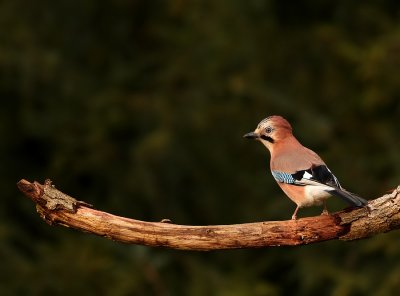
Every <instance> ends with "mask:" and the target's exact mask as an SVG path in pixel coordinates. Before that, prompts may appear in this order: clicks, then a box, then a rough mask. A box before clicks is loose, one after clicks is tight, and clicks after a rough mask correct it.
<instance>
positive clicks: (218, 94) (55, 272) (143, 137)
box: [0, 0, 400, 296]
mask: <svg viewBox="0 0 400 296" xmlns="http://www.w3.org/2000/svg"><path fill="white" fill-rule="evenodd" d="M399 74H400V4H399V2H398V1H296V2H295V3H291V4H290V3H289V2H288V1H278V0H275V1H261V0H249V1H242V0H236V1H233V0H231V1H212V0H209V1H183V0H173V1H145V0H143V1H127V0H117V1H95V0H85V1H64V0H62V1H21V0H13V1H11V0H9V1H1V2H0V98H1V106H0V136H1V144H0V164H1V166H0V177H1V178H0V186H1V187H0V188H1V191H0V194H1V200H2V206H1V208H0V259H1V262H0V292H1V295H199V296H202V295H229V296H230V295H233V296H235V295H312V294H315V295H340V296H341V295H367V294H370V295H394V294H397V293H398V291H399V289H400V235H399V233H398V232H392V233H390V234H384V235H379V236H376V237H374V238H370V239H366V240H363V241H356V242H351V243H345V242H336V241H330V242H325V243H320V244H316V245H311V246H302V247H293V248H288V247H281V248H266V249H261V250H236V251H219V252H210V253H195V252H183V251H174V250H166V249H154V248H146V247H141V246H131V245H124V244H120V243H116V242H112V241H109V240H106V239H103V238H99V237H95V236H92V235H88V234H84V233H80V232H77V231H74V230H71V229H66V228H62V227H50V226H48V225H46V224H45V223H44V222H43V221H42V220H40V218H39V217H38V215H37V214H36V213H35V209H34V205H33V204H32V202H30V201H29V200H28V199H27V198H25V197H24V196H22V194H21V193H19V192H18V190H17V188H16V186H15V183H16V182H17V181H18V180H19V179H21V178H26V179H28V180H31V181H33V180H38V181H41V182H43V181H44V179H45V178H51V179H52V180H53V181H54V184H55V185H56V186H57V187H58V188H60V189H61V190H63V191H64V192H66V193H69V194H71V195H72V196H74V197H76V198H78V199H82V200H84V201H86V202H89V203H92V204H94V205H95V207H96V208H98V209H101V210H105V211H108V212H111V213H114V214H118V215H123V216H127V217H132V218H136V219H143V220H149V221H159V220H161V219H162V218H170V219H172V220H173V221H174V222H175V223H178V224H191V225H204V224H224V223H241V222H255V221H263V220H277V219H278V220H282V219H289V218H290V216H291V214H292V212H293V210H294V206H295V205H294V204H293V203H292V202H291V201H290V200H288V199H287V198H286V197H285V196H284V194H283V193H282V192H281V191H280V190H279V188H278V187H277V185H276V184H275V182H274V181H273V178H272V177H271V175H270V173H269V169H268V161H269V155H268V154H267V151H265V149H264V148H263V147H262V146H261V145H260V144H259V143H253V142H249V141H245V140H244V139H243V138H242V135H243V134H244V133H246V132H249V131H251V130H253V129H254V128H255V126H256V125H257V123H258V122H259V121H260V120H261V119H263V118H264V117H266V116H268V115H272V114H280V115H283V116H284V117H286V118H287V119H289V120H290V122H291V123H292V125H293V126H294V131H295V135H296V136H297V137H298V138H299V139H300V141H301V142H302V143H303V144H305V145H306V146H308V147H310V148H312V149H313V150H315V151H317V152H318V153H319V154H320V155H321V156H322V157H323V159H324V160H325V161H326V162H327V163H328V165H329V167H330V168H331V170H332V171H334V173H335V174H336V175H337V177H338V178H339V179H340V180H341V183H342V185H344V186H345V187H346V188H347V189H349V190H351V191H354V192H357V193H359V194H360V195H362V196H365V197H366V198H374V197H377V196H380V195H382V194H383V193H385V192H387V190H390V189H393V188H395V187H396V186H397V185H398V184H399V183H400V153H399V147H400V132H399V117H400V75H399ZM329 207H330V209H331V210H338V209H341V208H343V207H345V205H344V204H343V203H341V202H340V201H335V200H332V201H330V202H329ZM320 211H321V209H319V208H312V209H305V210H301V211H300V216H306V215H318V214H319V213H320Z"/></svg>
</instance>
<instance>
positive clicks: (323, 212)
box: [321, 209, 329, 216]
mask: <svg viewBox="0 0 400 296" xmlns="http://www.w3.org/2000/svg"><path fill="white" fill-rule="evenodd" d="M326 215H329V212H328V210H327V209H324V210H323V211H322V213H321V216H326Z"/></svg>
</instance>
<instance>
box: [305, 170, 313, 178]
mask: <svg viewBox="0 0 400 296" xmlns="http://www.w3.org/2000/svg"><path fill="white" fill-rule="evenodd" d="M303 178H304V179H308V180H310V179H312V175H311V174H310V173H309V172H307V171H304V174H303Z"/></svg>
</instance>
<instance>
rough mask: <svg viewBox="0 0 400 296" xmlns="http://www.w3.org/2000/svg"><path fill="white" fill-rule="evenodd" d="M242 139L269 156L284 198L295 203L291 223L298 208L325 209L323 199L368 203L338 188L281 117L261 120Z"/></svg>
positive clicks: (320, 162) (321, 161)
mask: <svg viewBox="0 0 400 296" xmlns="http://www.w3.org/2000/svg"><path fill="white" fill-rule="evenodd" d="M244 137H245V138H249V139H255V140H258V141H260V142H261V143H262V144H263V145H264V146H265V147H267V149H268V150H269V151H270V153H271V161H270V168H271V172H272V175H273V177H274V178H275V180H276V182H277V183H278V185H279V186H280V187H281V189H282V190H283V191H284V192H285V194H286V195H287V196H288V197H289V198H290V199H291V200H292V201H293V202H294V203H296V205H297V207H296V210H295V211H294V213H293V215H292V219H296V218H297V211H298V210H299V209H300V208H303V207H308V206H314V205H324V211H323V214H327V210H326V199H328V198H329V197H331V196H337V197H340V198H342V199H344V200H345V201H347V202H348V203H350V204H351V205H354V206H358V207H361V206H364V205H366V204H367V201H366V200H364V199H363V198H361V197H359V196H357V195H355V194H353V193H350V192H348V191H346V190H345V189H343V188H342V187H341V186H340V183H339V181H338V180H337V178H336V177H335V176H334V175H333V174H332V172H331V171H330V170H329V169H328V167H327V166H326V164H325V162H324V161H323V160H322V159H321V158H320V157H319V156H318V154H316V153H315V152H314V151H312V150H310V149H308V148H306V147H304V146H303V145H302V144H300V142H299V141H298V140H297V139H296V138H295V137H294V136H293V133H292V127H291V125H290V123H289V122H288V121H287V120H286V119H285V118H283V117H281V116H277V115H274V116H269V117H267V118H265V119H263V120H262V121H261V122H260V123H259V124H258V126H257V128H256V129H255V130H254V132H251V133H248V134H246V135H244Z"/></svg>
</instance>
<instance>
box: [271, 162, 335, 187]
mask: <svg viewBox="0 0 400 296" xmlns="http://www.w3.org/2000/svg"><path fill="white" fill-rule="evenodd" d="M272 175H273V176H274V178H275V180H276V181H278V182H280V183H286V184H295V183H296V181H300V180H302V179H307V180H312V181H316V182H318V183H321V184H325V185H328V186H332V187H338V188H341V186H340V184H339V181H338V179H337V178H336V177H335V176H334V175H333V174H332V172H331V171H330V170H329V169H328V168H327V166H325V165H320V166H316V167H312V168H310V169H308V170H302V171H297V172H296V173H293V174H290V173H284V172H278V171H272Z"/></svg>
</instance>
